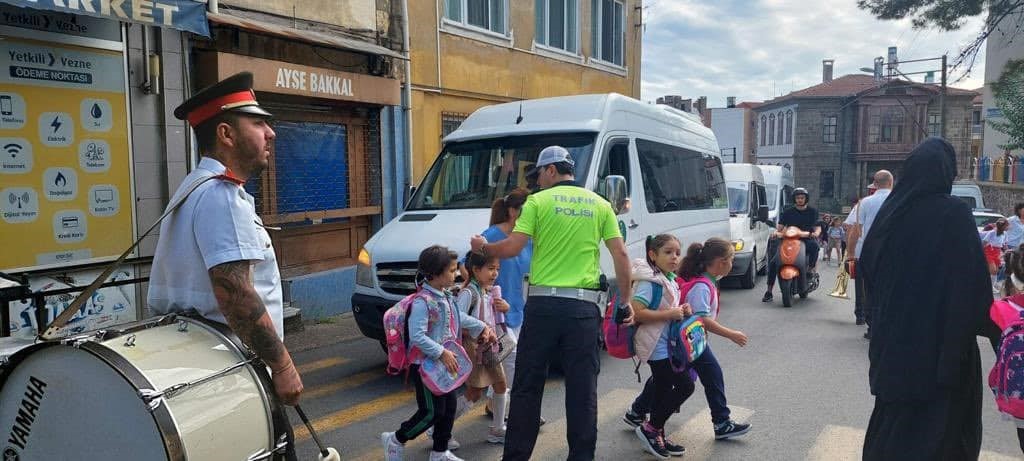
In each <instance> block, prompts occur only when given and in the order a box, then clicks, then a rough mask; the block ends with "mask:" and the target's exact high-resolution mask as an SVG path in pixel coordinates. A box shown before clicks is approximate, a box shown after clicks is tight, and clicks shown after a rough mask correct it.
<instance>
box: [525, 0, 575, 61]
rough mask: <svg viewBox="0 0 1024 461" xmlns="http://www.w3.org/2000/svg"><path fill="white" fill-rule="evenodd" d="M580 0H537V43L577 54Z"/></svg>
mask: <svg viewBox="0 0 1024 461" xmlns="http://www.w3.org/2000/svg"><path fill="white" fill-rule="evenodd" d="M577 1H578V0H536V3H535V5H536V11H537V18H536V19H537V23H536V26H537V34H536V38H535V39H534V40H535V41H536V42H537V43H539V44H541V45H544V46H547V47H551V48H558V49H560V50H565V51H568V52H570V53H573V54H576V53H577V51H578V48H577V43H576V41H577V40H576V35H577V27H576V25H577V16H579V9H578V8H577V6H578V5H577Z"/></svg>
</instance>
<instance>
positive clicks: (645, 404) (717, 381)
mask: <svg viewBox="0 0 1024 461" xmlns="http://www.w3.org/2000/svg"><path fill="white" fill-rule="evenodd" d="M733 256H734V250H733V246H732V243H730V242H729V241H728V240H725V239H722V238H718V237H712V238H710V239H708V240H707V241H706V242H704V243H703V244H701V243H694V244H692V245H690V247H689V248H687V250H686V257H684V258H683V262H682V264H680V267H679V278H677V279H676V282H677V283H678V284H679V285H680V287H681V288H683V289H681V290H680V296H681V297H682V298H683V302H685V303H686V304H689V305H690V307H691V308H692V309H693V313H694V314H696V315H699V316H701V317H703V318H702V320H703V322H704V328H705V329H707V331H708V332H710V333H714V334H716V335H718V336H722V337H725V338H728V339H729V340H730V341H732V342H734V343H736V344H737V345H739V346H740V347H743V346H746V344H747V335H745V334H744V333H743V332H742V331H738V330H733V329H731V328H728V327H726V326H725V325H722V324H721V323H719V322H718V311H719V306H718V280H719V279H720V278H721V277H724V276H726V275H728V274H729V272H730V271H731V270H732V260H733ZM691 368H692V369H693V370H694V371H696V373H697V376H698V377H699V378H700V382H701V385H703V386H704V396H705V397H706V398H707V401H708V406H709V407H710V408H711V422H712V423H713V425H714V431H715V440H722V439H727V438H731V437H736V436H740V435H743V434H746V433H747V431H749V430H750V424H742V423H737V422H735V421H733V420H732V419H730V418H729V414H730V411H729V406H728V405H727V403H726V398H725V379H724V377H723V376H722V367H721V365H719V363H718V359H716V358H715V355H714V354H713V353H712V352H711V344H710V342H709V343H708V344H707V345H706V347H705V349H704V352H703V353H701V354H700V356H699V357H697V359H696V360H694V361H693V363H691ZM654 393H655V391H654V388H653V386H652V382H651V380H648V381H647V383H646V384H645V385H644V390H643V392H641V393H640V395H639V396H637V398H636V400H635V401H633V405H632V407H630V409H629V410H627V411H626V414H625V416H623V418H622V419H623V421H624V422H625V423H626V424H628V425H630V426H638V425H641V424H643V422H644V420H645V419H646V416H647V414H648V413H652V412H653V408H654V406H653V395H654ZM652 414H653V413H652Z"/></svg>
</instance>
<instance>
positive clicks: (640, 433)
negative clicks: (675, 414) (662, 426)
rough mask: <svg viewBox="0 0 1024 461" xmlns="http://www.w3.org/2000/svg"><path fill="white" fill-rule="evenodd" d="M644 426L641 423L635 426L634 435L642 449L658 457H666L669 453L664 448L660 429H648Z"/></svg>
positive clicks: (663, 439)
mask: <svg viewBox="0 0 1024 461" xmlns="http://www.w3.org/2000/svg"><path fill="white" fill-rule="evenodd" d="M644 426H647V425H646V424H641V425H639V426H637V427H636V437H637V438H638V439H640V443H642V444H643V446H644V450H646V451H647V452H648V453H650V454H652V455H654V457H656V458H658V459H668V457H669V456H670V453H669V452H668V450H667V449H665V438H664V437H662V436H661V431H656V430H652V431H648V430H646V429H645V428H644Z"/></svg>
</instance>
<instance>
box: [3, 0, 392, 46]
mask: <svg viewBox="0 0 1024 461" xmlns="http://www.w3.org/2000/svg"><path fill="white" fill-rule="evenodd" d="M0 1H3V0H0ZM207 17H208V18H209V19H210V22H212V23H214V24H222V25H226V26H232V27H237V28H239V29H244V30H248V31H250V32H256V33H262V34H267V35H273V36H275V37H282V38H287V39H291V40H296V41H300V42H306V43H312V44H314V45H324V46H329V47H333V48H340V49H343V50H349V51H356V52H359V53H365V54H376V55H380V56H390V57H392V58H396V59H405V57H404V56H402V54H401V53H399V52H397V51H394V50H391V49H388V48H385V47H383V46H380V45H375V44H373V43H367V42H363V41H360V40H355V39H351V38H346V37H341V36H338V35H330V34H325V33H322V32H315V31H310V30H299V29H293V28H291V27H285V26H279V25H277V24H271V23H268V22H265V21H257V20H255V19H248V18H242V17H238V16H234V15H230V14H226V13H209V14H207Z"/></svg>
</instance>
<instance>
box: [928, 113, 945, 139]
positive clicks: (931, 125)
mask: <svg viewBox="0 0 1024 461" xmlns="http://www.w3.org/2000/svg"><path fill="white" fill-rule="evenodd" d="M941 126H942V124H941V120H940V119H939V114H937V113H930V114H928V136H939V130H940V129H941Z"/></svg>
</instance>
